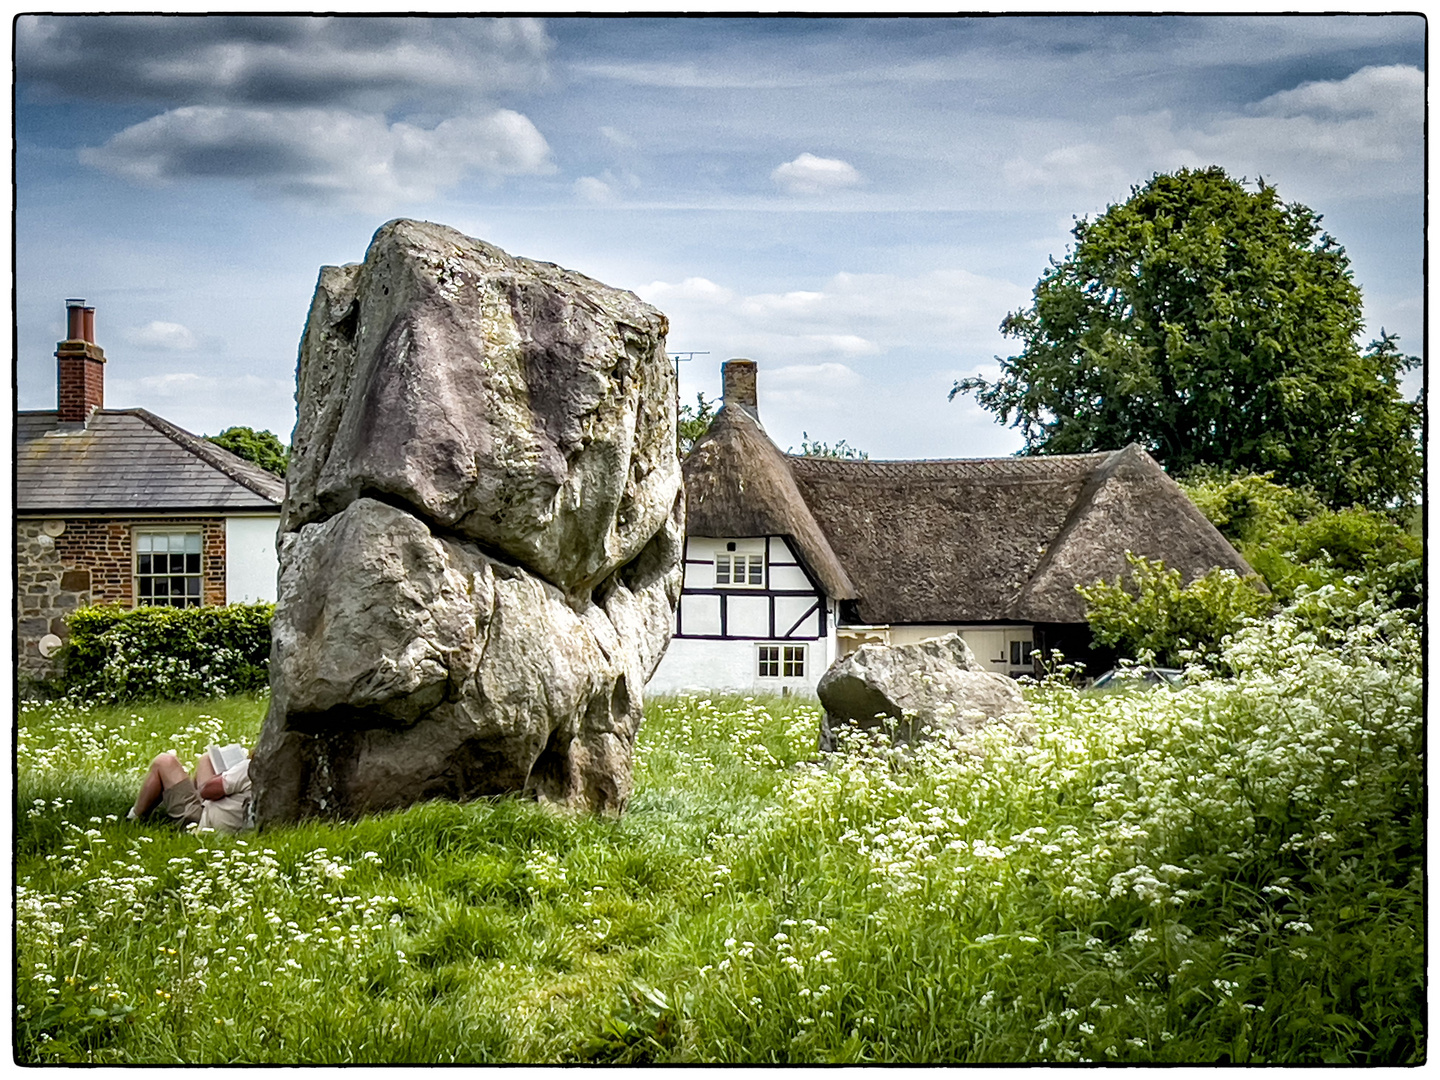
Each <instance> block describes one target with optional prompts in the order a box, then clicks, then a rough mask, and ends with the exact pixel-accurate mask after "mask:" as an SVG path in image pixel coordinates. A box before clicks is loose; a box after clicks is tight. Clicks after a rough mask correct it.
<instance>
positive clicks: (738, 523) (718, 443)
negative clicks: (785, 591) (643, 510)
mask: <svg viewBox="0 0 1440 1080" xmlns="http://www.w3.org/2000/svg"><path fill="white" fill-rule="evenodd" d="M684 476H685V531H686V532H687V533H689V534H690V535H691V536H716V537H720V536H735V537H741V536H784V537H787V538H788V539H790V540H791V541H793V543H794V547H795V554H796V555H797V556H798V557H799V558H800V560H801V562H803V563H804V564H805V566H806V567H807V568H808V569H809V571H810V573H811V575H812V576H813V577H814V578H815V579H816V580H817V581H819V582H820V584H821V585H823V586H824V587H825V591H826V592H827V593H829V594H830V595H831V596H833V597H836V598H837V599H841V600H850V599H854V598H855V597H856V596H858V595H859V594H858V593H857V592H856V591H855V586H854V585H852V584H851V581H850V578H849V576H848V575H847V574H846V573H845V568H844V567H843V566H842V565H841V564H840V560H839V559H837V558H836V557H835V552H834V551H833V550H832V549H831V547H830V544H829V542H828V541H827V540H826V538H825V534H824V533H823V532H822V531H821V529H820V526H819V525H817V524H816V522H815V518H814V517H813V516H812V515H811V513H810V509H809V507H807V506H806V503H805V499H804V498H803V497H801V495H800V491H799V489H797V488H796V486H795V479H794V477H792V476H791V475H790V467H789V466H788V465H787V464H786V457H785V455H784V454H782V453H781V452H780V450H779V449H778V448H777V447H776V446H775V444H774V443H772V442H771V441H770V438H769V436H767V435H766V434H765V431H764V429H763V428H761V427H760V424H759V422H758V421H757V420H755V419H754V418H753V417H752V416H751V415H750V414H749V413H747V412H745V411H744V410H743V409H739V408H735V407H733V406H730V405H726V406H724V407H722V408H721V410H720V412H719V413H718V414H717V415H716V417H715V419H714V420H713V421H711V424H710V428H709V430H707V431H706V432H705V434H704V435H703V436H701V437H700V439H699V441H697V442H696V444H695V446H694V448H693V449H692V450H691V451H690V456H689V457H687V458H686V459H685V465H684Z"/></svg>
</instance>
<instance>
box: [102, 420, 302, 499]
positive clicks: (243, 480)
mask: <svg viewBox="0 0 1440 1080" xmlns="http://www.w3.org/2000/svg"><path fill="white" fill-rule="evenodd" d="M107 411H110V412H119V413H129V414H130V415H131V416H134V417H136V418H137V419H139V420H141V421H143V422H144V423H146V424H148V425H149V426H150V427H152V428H154V429H155V430H156V431H158V432H159V433H160V434H161V435H164V436H165V437H166V438H167V439H169V440H170V441H171V442H173V443H175V444H176V445H177V446H179V447H181V448H182V449H185V450H188V451H189V452H190V453H192V454H194V455H195V456H196V457H198V458H199V459H200V460H201V461H203V462H205V464H207V465H209V466H210V467H211V468H213V469H215V470H216V471H217V472H221V473H224V474H225V475H226V476H228V477H229V478H230V479H231V480H234V481H235V482H236V483H237V484H239V485H240V486H241V487H243V488H245V489H246V490H248V491H252V492H254V493H255V494H256V495H259V496H260V497H261V498H262V499H269V500H271V501H272V502H274V503H276V504H279V503H281V502H283V501H284V497H285V496H284V487H283V485H284V483H285V481H284V480H282V479H280V478H278V477H277V478H276V482H278V483H279V484H280V485H281V486H282V487H281V495H280V498H278V499H277V498H276V497H275V494H274V492H273V491H266V490H265V488H264V486H263V484H262V482H261V481H260V480H258V479H257V478H256V477H253V476H249V475H247V473H248V472H249V471H250V470H251V469H255V470H257V471H259V472H265V470H264V469H260V468H259V466H256V465H251V464H250V463H249V462H247V461H245V459H244V458H242V457H239V456H238V455H236V454H232V453H230V451H228V450H226V449H225V448H224V447H223V446H216V445H215V444H214V443H212V442H210V441H209V440H208V439H206V438H203V437H202V436H199V435H195V434H193V433H191V432H189V431H186V430H185V429H184V428H182V427H180V426H179V425H177V424H172V423H171V422H170V421H169V420H166V419H165V418H164V417H163V416H156V415H155V414H154V413H152V412H151V411H150V410H149V409H141V408H134V409H112V410H107ZM265 475H266V476H267V477H269V476H271V475H273V474H271V473H268V472H266V473H265Z"/></svg>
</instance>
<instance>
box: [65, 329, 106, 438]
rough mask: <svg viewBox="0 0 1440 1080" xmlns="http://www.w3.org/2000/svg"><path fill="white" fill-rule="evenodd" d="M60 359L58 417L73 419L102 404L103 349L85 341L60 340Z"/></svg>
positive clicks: (73, 420) (103, 384) (103, 399)
mask: <svg viewBox="0 0 1440 1080" xmlns="http://www.w3.org/2000/svg"><path fill="white" fill-rule="evenodd" d="M55 356H56V359H57V360H58V361H59V364H58V366H57V371H58V374H59V396H58V398H57V401H58V403H59V410H60V419H61V420H62V421H69V422H76V421H84V420H86V419H88V418H89V416H90V413H91V411H92V410H94V409H103V408H104V407H105V350H103V349H101V348H100V346H98V345H95V344H93V343H91V342H88V341H62V342H60V346H59V348H57V349H56V350H55Z"/></svg>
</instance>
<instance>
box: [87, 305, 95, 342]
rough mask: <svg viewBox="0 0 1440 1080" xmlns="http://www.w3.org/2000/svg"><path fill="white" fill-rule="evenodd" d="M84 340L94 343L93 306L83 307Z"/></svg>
mask: <svg viewBox="0 0 1440 1080" xmlns="http://www.w3.org/2000/svg"><path fill="white" fill-rule="evenodd" d="M85 340H86V341H88V342H90V344H91V345H94V344H95V309H94V308H93V307H87V308H86V309H85Z"/></svg>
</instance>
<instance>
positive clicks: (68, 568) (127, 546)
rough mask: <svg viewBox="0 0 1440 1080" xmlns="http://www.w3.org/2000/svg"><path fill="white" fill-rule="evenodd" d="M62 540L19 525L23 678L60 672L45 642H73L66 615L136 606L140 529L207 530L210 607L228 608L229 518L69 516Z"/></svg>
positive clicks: (204, 562) (35, 525)
mask: <svg viewBox="0 0 1440 1080" xmlns="http://www.w3.org/2000/svg"><path fill="white" fill-rule="evenodd" d="M64 521H65V530H64V531H63V532H62V533H61V534H60V535H59V536H56V537H51V536H49V535H47V534H46V533H45V530H44V527H43V526H44V522H43V521H40V520H35V519H29V520H20V521H17V522H16V524H15V561H16V591H15V606H16V609H17V610H16V623H15V639H16V645H17V646H18V651H19V671H18V674H19V675H20V676H21V677H22V678H31V679H42V678H51V677H53V676H55V675H57V674H59V667H58V665H57V664H56V662H55V660H54V659H47V658H46V657H43V656H41V655H40V639H41V638H42V637H44V636H45V635H46V634H54V635H55V636H56V637H58V638H60V639H61V640H62V641H64V640H66V639H68V637H69V630H68V628H67V627H66V626H65V616H66V615H68V614H69V613H70V612H72V611H74V610H75V609H76V608H77V607H82V606H85V605H90V604H120V605H121V606H122V607H130V606H132V605H133V603H134V580H133V567H134V561H133V537H134V534H135V530H136V529H137V528H171V527H174V528H189V529H194V528H199V529H200V537H201V540H200V550H201V557H200V563H201V568H202V573H203V574H204V585H203V586H202V588H203V594H204V601H205V603H206V604H223V603H225V519H224V518H198V517H195V518H173V519H157V518H136V519H130V518H66V519H64Z"/></svg>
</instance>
